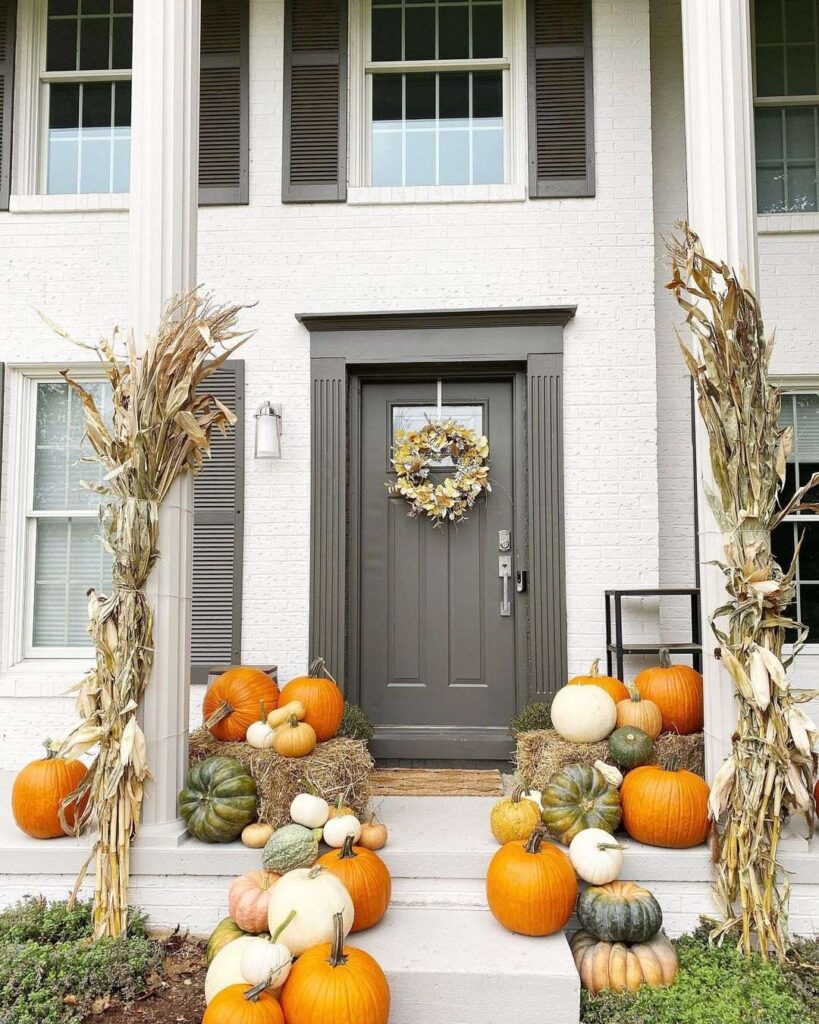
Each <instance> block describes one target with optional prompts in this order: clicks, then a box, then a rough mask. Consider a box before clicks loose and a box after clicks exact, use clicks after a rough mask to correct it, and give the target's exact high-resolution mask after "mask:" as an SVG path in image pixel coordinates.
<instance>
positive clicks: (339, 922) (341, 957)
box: [327, 911, 347, 967]
mask: <svg viewBox="0 0 819 1024" xmlns="http://www.w3.org/2000/svg"><path fill="white" fill-rule="evenodd" d="M327 963H328V964H329V965H330V966H331V967H341V965H342V964H346V963H347V957H346V955H345V953H344V916H343V914H342V913H341V911H339V912H338V913H337V914H333V945H332V947H331V949H330V957H329V959H328V961H327Z"/></svg>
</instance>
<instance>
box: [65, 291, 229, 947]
mask: <svg viewBox="0 0 819 1024" xmlns="http://www.w3.org/2000/svg"><path fill="white" fill-rule="evenodd" d="M240 309H241V307H238V306H216V305H214V304H212V303H211V302H210V300H208V299H206V298H202V297H200V296H198V295H196V294H189V295H186V296H184V297H182V298H181V299H178V300H174V301H172V302H171V303H170V304H169V305H168V307H167V309H166V311H165V313H164V315H163V318H162V321H161V323H160V325H159V329H158V331H157V333H156V335H154V336H153V337H151V338H149V339H147V341H146V345H145V347H144V350H139V349H138V348H137V346H136V343H135V341H134V338H133V337H130V338H129V339H128V341H127V346H126V353H125V355H124V357H123V358H120V357H119V356H118V355H117V352H116V345H117V340H118V339H117V334H116V333H115V335H114V339H113V341H112V342H108V341H101V342H99V343H98V344H97V345H95V346H85V347H90V348H92V350H93V351H95V352H96V354H97V356H98V357H99V359H100V360H101V362H102V364H103V366H104V368H105V374H106V377H107V379H108V381H109V383H110V385H111V390H112V408H113V415H112V422H111V425H110V426H109V425H107V424H106V423H105V421H104V419H103V417H102V415H101V413H100V410H99V409H98V407H97V405H96V403H95V402H94V399H93V398H92V396H91V395H90V394H89V393H88V391H86V390H85V389H84V388H83V387H82V385H81V384H79V383H78V382H77V381H76V380H73V379H72V377H71V376H70V374H69V372H68V371H64V373H63V376H64V377H65V380H66V381H67V383H68V384H69V385H70V386H71V387H72V388H73V389H74V390H75V391H76V393H77V394H78V395H79V397H80V400H81V401H82V404H83V409H84V413H85V429H86V436H87V438H88V440H89V442H90V445H91V448H92V449H93V455H91V456H89V457H88V459H87V461H91V462H97V463H99V464H100V465H101V466H102V467H103V477H102V481H103V482H102V484H100V485H94V484H85V486H86V487H89V488H90V489H91V490H94V491H97V492H98V493H99V494H100V495H102V497H103V501H102V503H101V506H100V513H99V515H100V527H101V538H100V539H101V542H102V544H103V546H104V547H105V549H106V550H107V551H108V553H109V554H110V555H111V558H112V561H113V589H112V593H111V595H110V596H105V595H102V594H97V593H95V592H94V591H89V618H90V622H89V627H88V628H89V632H90V634H91V636H92V638H93V641H94V647H95V652H96V657H95V664H94V667H93V668H92V669H91V670H90V672H89V673H88V674H87V675H86V676H85V677H84V678H83V679H82V680H81V681H80V682H79V683H78V684H77V685H76V686H75V687H74V690H75V692H76V694H77V710H78V712H79V715H80V719H81V722H80V724H79V725H78V726H77V727H76V728H75V729H74V730H73V731H72V732H71V733H70V734H69V735H68V736H67V737H66V739H65V740H64V741H63V743H62V745H61V748H60V752H61V753H62V755H63V756H66V757H77V756H79V755H80V754H82V753H84V752H86V751H88V750H90V749H92V748H93V747H98V752H97V755H96V757H95V759H94V762H93V764H92V766H91V768H90V770H89V772H88V774H87V776H86V777H85V779H84V780H83V782H82V783H81V784H80V787H79V789H78V790H77V793H78V794H85V793H87V794H88V804H87V806H86V808H85V811H84V813H83V814H82V815H81V816H80V817H79V820H78V821H77V823H76V829H77V830H80V829H81V828H82V827H83V826H84V825H85V824H87V823H88V822H89V820H90V819H91V818H96V821H97V838H96V841H95V843H94V847H93V849H92V852H91V856H90V857H89V859H88V861H87V863H86V864H85V866H84V867H83V869H82V871H81V872H80V876H79V878H78V879H77V885H76V887H75V893H76V892H77V891H78V890H79V887H80V885H81V884H82V881H83V879H84V877H85V874H86V871H87V870H88V867H89V865H90V863H91V861H92V860H94V861H95V882H94V927H95V936H96V937H98V938H102V937H106V936H119V935H123V934H124V933H125V930H126V928H127V915H128V881H129V860H130V845H131V841H132V840H133V838H134V837H135V836H136V834H137V831H138V828H139V821H140V811H141V806H142V797H143V791H144V785H145V780H146V779H147V777H148V774H149V766H148V764H147V763H146V754H145V737H144V735H143V733H142V730H141V728H140V726H139V723H138V721H137V709H138V707H139V703H140V699H141V698H142V694H143V693H144V691H145V687H146V685H147V682H148V679H149V677H150V673H151V667H152V664H153V642H154V641H153V616H152V612H151V608H150V606H149V604H148V600H147V597H146V594H145V584H146V581H147V580H148V577H149V576H150V574H151V570H152V568H153V566H154V564H155V562H156V560H157V558H158V557H159V551H158V548H157V541H158V511H159V505H160V503H161V501H162V499H163V498H164V497H165V495H166V494H167V493H168V490H169V488H170V487H171V485H172V484H173V482H174V481H175V480H176V478H177V477H178V476H179V475H180V474H182V473H186V472H191V473H194V474H195V473H197V472H198V471H199V469H200V468H201V466H202V464H203V460H204V458H205V456H206V455H207V454H208V452H209V449H210V437H211V431H212V430H213V429H214V428H216V429H217V430H220V431H222V432H223V433H224V431H225V430H226V429H227V427H228V426H229V425H230V424H233V423H235V422H236V417H235V416H234V414H233V412H231V410H230V409H228V408H226V407H225V406H224V405H223V404H222V403H221V402H220V401H219V400H218V399H217V398H215V397H214V396H212V395H208V394H201V393H199V388H200V385H201V384H202V382H203V381H205V380H206V379H207V378H208V376H210V374H211V373H213V371H214V370H215V369H216V368H217V367H218V366H220V365H221V364H222V363H223V362H224V361H225V360H226V359H227V358H228V357H229V356H230V355H231V353H232V352H233V351H234V350H235V349H236V348H237V347H238V346H239V345H241V344H242V343H243V342H244V341H245V340H247V335H246V334H242V333H241V332H239V331H237V330H236V329H235V327H236V320H237V316H238V313H239V312H240ZM57 330H58V332H59V333H60V334H62V335H63V336H64V337H67V335H66V334H65V332H63V331H61V330H59V328H57ZM237 339H238V340H237ZM63 825H64V827H65V820H64V816H63Z"/></svg>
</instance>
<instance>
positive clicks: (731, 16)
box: [682, 0, 758, 778]
mask: <svg viewBox="0 0 819 1024" xmlns="http://www.w3.org/2000/svg"><path fill="white" fill-rule="evenodd" d="M682 30H683V64H684V74H685V135H686V139H685V141H686V165H687V175H688V221H689V223H690V225H691V227H692V228H693V229H694V231H696V232H697V234H698V235H699V236H700V238H701V239H702V243H703V246H704V248H705V252H706V253H707V254H708V255H709V256H711V257H712V258H715V259H721V260H725V262H726V263H728V264H730V265H731V266H734V267H736V268H738V269H741V270H744V271H745V273H746V274H747V275H748V280H749V282H750V284H751V286H752V287H753V286H755V285H756V282H757V280H758V255H757V233H756V231H757V229H756V183H755V169H754V136H753V131H754V122H753V94H752V77H751V33H750V10H749V0H683V2H682ZM695 445H696V455H697V467H698V471H699V476H700V486H699V487H698V490H697V510H698V514H699V545H700V547H699V552H700V574H701V593H702V607H703V622H702V635H703V643H704V647H705V651H706V654H705V657H704V665H703V675H704V677H705V756H706V772H707V774H708V776H709V778H712V777H713V774H714V772H715V771H716V770H717V768H718V767H719V766H720V764H721V763H722V761H723V759H724V758H725V757H726V756H727V755H728V754H729V753H730V749H731V735H732V733H733V731H734V729H735V728H736V721H737V716H736V708H735V704H734V699H733V685H732V682H731V679H730V677H729V676H728V675H727V673H726V672H725V670H724V669H723V668H722V666H721V664H720V662H719V661H717V660H716V659H715V658H714V656H713V652H714V648H715V645H716V643H715V640H714V637H713V634H712V632H711V628H710V626H709V624H708V615H709V614H710V613H711V612H712V611H713V610H714V609H715V608H717V607H719V605H721V604H722V603H724V600H725V596H726V594H725V587H724V585H723V576H722V573H721V572H720V571H719V569H716V568H714V567H712V566H709V565H708V564H707V563H708V562H710V561H712V560H713V559H715V558H719V559H721V558H722V557H723V548H722V536H721V534H720V531H719V528H718V527H717V524H716V522H715V520H714V517H713V515H712V514H711V510H710V508H709V507H708V503H707V501H706V500H705V492H704V488H703V486H702V484H703V482H704V481H708V480H709V479H711V478H712V474H711V464H710V460H709V455H708V437H707V435H706V432H705V428H704V426H703V423H702V420H701V419H700V418H699V416H697V418H696V442H695Z"/></svg>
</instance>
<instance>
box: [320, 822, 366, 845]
mask: <svg viewBox="0 0 819 1024" xmlns="http://www.w3.org/2000/svg"><path fill="white" fill-rule="evenodd" d="M347 836H352V837H353V842H354V843H357V842H358V840H359V839H360V838H361V822H360V821H359V820H358V818H356V817H354V816H353V815H352V814H342V815H341V817H340V818H330V820H329V821H328V822H327V824H326V825H325V826H324V842H325V843H327V845H328V846H332V847H334V848H335V849H336V850H340V849H341V847H342V846H343V845H344V840H345V839H346V838H347Z"/></svg>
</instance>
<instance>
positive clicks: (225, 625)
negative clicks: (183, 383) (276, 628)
mask: <svg viewBox="0 0 819 1024" xmlns="http://www.w3.org/2000/svg"><path fill="white" fill-rule="evenodd" d="M244 383H245V364H244V362H243V361H242V360H240V359H230V360H228V362H226V363H223V364H222V366H220V367H219V369H218V370H216V371H215V372H214V373H213V374H212V375H211V376H210V377H208V378H207V380H206V381H205V383H204V385H203V390H205V391H207V392H209V393H210V394H212V395H215V396H216V397H217V398H218V399H219V400H220V401H221V402H224V404H225V405H226V406H227V407H228V408H229V409H232V410H233V411H234V412H235V413H236V415H237V417H238V421H237V423H236V426H235V427H231V428H230V430H228V432H227V434H226V435H225V436H224V437H223V436H222V435H221V434H220V433H219V432H218V431H214V434H213V438H212V455H211V458H210V459H209V460H206V461H205V465H204V467H203V469H202V471H201V472H200V474H199V475H198V476H197V477H196V482H195V484H194V502H193V509H194V512H193V606H192V615H191V618H192V625H191V682H192V683H205V682H207V678H208V669H209V668H210V667H211V666H212V665H224V664H231V665H235V664H238V663H239V662H240V661H241V656H242V539H243V532H244V531H243V514H244V450H245V431H244V406H245V399H244Z"/></svg>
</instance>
